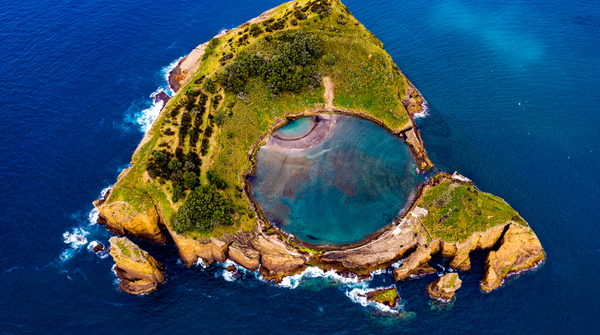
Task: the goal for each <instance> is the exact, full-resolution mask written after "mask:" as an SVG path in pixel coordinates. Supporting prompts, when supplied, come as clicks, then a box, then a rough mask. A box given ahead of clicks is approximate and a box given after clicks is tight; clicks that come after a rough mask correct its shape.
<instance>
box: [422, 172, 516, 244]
mask: <svg viewBox="0 0 600 335" xmlns="http://www.w3.org/2000/svg"><path fill="white" fill-rule="evenodd" d="M417 205H418V206H420V207H423V208H425V209H427V210H428V211H429V214H428V215H427V216H425V217H424V218H422V219H421V221H422V222H423V225H424V226H425V227H426V228H427V230H428V231H429V233H430V234H431V236H432V237H433V238H440V239H442V240H444V241H446V242H450V243H452V242H455V241H458V242H464V241H466V240H467V239H468V238H469V237H470V236H471V235H472V234H473V233H475V232H484V231H486V230H488V229H489V228H491V227H494V226H497V225H500V224H506V223H507V222H508V221H510V220H513V221H515V222H518V223H520V224H523V225H526V223H525V221H523V219H522V218H521V217H520V216H519V214H518V213H517V212H516V211H515V210H514V209H512V208H511V207H510V206H509V205H508V204H507V203H506V202H505V201H504V200H502V199H501V198H499V197H496V196H493V195H491V194H489V193H483V192H480V191H479V190H477V188H475V186H473V185H470V184H463V183H459V182H455V181H450V180H446V181H443V182H441V183H440V184H439V185H436V186H434V187H432V188H430V189H429V190H427V192H426V193H425V195H424V196H423V198H422V199H421V200H419V201H418V203H417Z"/></svg>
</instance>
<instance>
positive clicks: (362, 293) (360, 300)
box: [346, 287, 400, 314]
mask: <svg viewBox="0 0 600 335" xmlns="http://www.w3.org/2000/svg"><path fill="white" fill-rule="evenodd" d="M382 288H384V287H379V288H355V289H352V290H350V291H346V296H348V298H350V300H352V301H353V302H355V303H357V304H360V305H361V306H363V307H373V308H376V309H378V310H380V311H382V312H386V313H393V314H398V313H399V311H400V306H396V307H394V308H391V307H389V306H386V305H384V304H380V303H378V302H376V301H369V300H368V299H367V293H369V292H373V291H375V290H379V289H382Z"/></svg>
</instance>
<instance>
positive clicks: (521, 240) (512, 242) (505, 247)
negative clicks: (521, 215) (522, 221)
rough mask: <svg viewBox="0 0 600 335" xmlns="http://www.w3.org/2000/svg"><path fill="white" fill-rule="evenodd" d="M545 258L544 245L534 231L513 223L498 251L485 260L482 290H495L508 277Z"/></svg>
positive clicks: (533, 265) (492, 252) (491, 253)
mask: <svg viewBox="0 0 600 335" xmlns="http://www.w3.org/2000/svg"><path fill="white" fill-rule="evenodd" d="M545 257H546V254H545V253H544V249H543V248H542V244H541V243H540V240H539V239H538V238H537V236H536V235H535V234H534V233H533V230H531V228H526V227H522V226H520V225H518V224H515V223H511V224H510V226H509V227H508V230H507V231H506V232H505V233H504V236H503V237H502V241H501V245H500V248H499V249H498V251H491V252H490V253H489V255H488V257H487V258H486V260H485V273H484V276H483V280H482V281H481V289H482V290H483V291H491V290H494V289H496V288H498V287H500V285H502V282H503V280H504V278H505V277H506V276H507V275H509V274H511V273H519V272H521V271H525V270H527V269H530V268H532V267H535V266H536V265H537V264H538V263H540V262H541V261H543V260H544V258H545Z"/></svg>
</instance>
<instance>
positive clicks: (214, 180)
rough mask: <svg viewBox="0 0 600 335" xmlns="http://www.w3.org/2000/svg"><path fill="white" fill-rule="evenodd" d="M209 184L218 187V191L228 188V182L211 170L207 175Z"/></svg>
mask: <svg viewBox="0 0 600 335" xmlns="http://www.w3.org/2000/svg"><path fill="white" fill-rule="evenodd" d="M206 177H207V178H208V181H209V183H211V184H213V185H215V186H217V188H218V189H220V190H224V189H226V188H227V187H228V185H227V181H225V179H222V178H220V177H219V176H218V175H217V173H216V172H215V171H214V170H210V171H208V172H207V173H206Z"/></svg>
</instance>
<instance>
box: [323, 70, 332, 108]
mask: <svg viewBox="0 0 600 335" xmlns="http://www.w3.org/2000/svg"><path fill="white" fill-rule="evenodd" d="M323 86H325V94H323V97H324V98H325V108H326V109H332V108H333V86H334V85H333V82H332V81H331V78H329V77H323Z"/></svg>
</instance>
